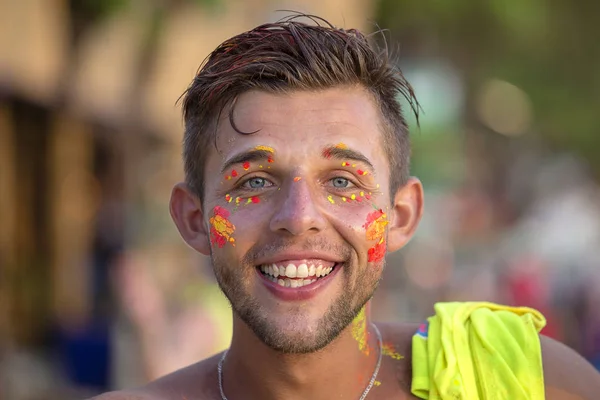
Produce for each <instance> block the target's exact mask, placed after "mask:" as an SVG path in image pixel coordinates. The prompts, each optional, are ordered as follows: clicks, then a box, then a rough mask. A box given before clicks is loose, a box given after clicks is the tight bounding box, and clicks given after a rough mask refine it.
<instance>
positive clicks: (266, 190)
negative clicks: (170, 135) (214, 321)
mask: <svg viewBox="0 0 600 400" xmlns="http://www.w3.org/2000/svg"><path fill="white" fill-rule="evenodd" d="M311 18H312V19H313V21H314V22H315V23H314V24H305V23H303V22H300V21H299V20H298V19H297V16H292V17H290V18H287V19H284V20H282V21H280V22H277V23H273V24H267V25H263V26H260V27H257V28H255V29H253V30H251V31H249V32H245V33H242V34H240V35H237V36H235V37H233V38H231V39H229V40H227V41H225V42H224V43H222V44H221V45H220V46H219V47H218V48H217V49H216V50H215V51H214V52H213V53H212V54H211V55H210V56H209V57H208V59H207V61H206V63H205V64H204V65H203V67H202V68H201V70H200V71H199V73H198V74H197V75H196V77H195V78H194V80H193V81H192V83H191V85H190V86H189V88H188V90H187V92H186V93H185V97H184V102H183V107H184V119H185V123H186V128H185V136H184V164H185V173H186V180H185V182H184V183H180V184H178V185H176V186H175V188H174V189H173V192H172V198H171V215H172V217H173V219H174V221H175V223H176V225H177V227H178V229H179V231H180V233H181V235H182V237H183V238H184V240H185V241H186V242H187V243H188V244H189V245H190V246H191V247H192V248H194V249H195V250H196V251H198V252H199V253H201V254H205V255H210V257H211V260H212V264H213V269H214V272H215V275H216V278H217V281H218V283H219V286H220V288H221V289H222V291H223V292H224V293H225V295H226V296H227V298H228V299H229V301H230V303H231V307H232V309H233V321H234V322H233V327H234V328H233V338H232V341H231V346H230V348H229V350H227V351H225V352H223V353H221V354H218V355H215V356H214V357H211V358H209V359H206V360H202V361H200V362H198V363H196V364H193V365H191V366H189V367H186V368H183V369H181V370H179V371H176V372H174V373H172V374H170V375H167V376H166V377H163V378H161V379H158V380H156V381H153V382H151V383H149V384H147V385H145V386H143V387H140V388H137V389H132V390H127V391H121V392H113V393H108V394H105V395H101V396H99V397H98V399H102V400H110V399H221V400H226V399H231V400H236V399H330V398H342V399H365V398H367V396H368V398H372V399H375V398H377V399H392V398H394V399H403V398H423V399H428V398H431V399H433V398H460V399H493V398H502V399H509V398H510V399H542V398H547V399H592V398H595V396H596V395H597V393H598V392H599V391H600V375H599V374H598V373H597V372H596V371H595V370H594V369H593V368H592V366H591V365H590V364H588V363H587V362H586V361H585V360H584V359H583V358H582V357H580V356H579V355H577V354H576V353H575V352H573V351H572V350H571V349H569V348H567V347H565V346H563V345H561V344H559V343H558V342H555V341H553V340H551V339H548V338H545V337H543V336H540V335H539V334H538V332H539V331H540V330H541V329H542V328H543V326H544V325H545V319H544V317H543V315H542V314H541V313H539V312H538V311H536V310H534V309H531V308H525V307H520V308H517V307H506V306H501V305H496V304H492V303H483V302H480V303H475V302H473V303H458V302H456V303H438V304H436V306H435V315H434V316H432V317H431V318H429V319H428V320H427V322H426V323H423V324H375V323H373V322H372V321H371V317H370V309H369V301H370V299H371V297H372V295H373V293H374V292H375V290H376V288H377V286H378V283H379V280H380V278H381V274H382V271H383V268H384V265H385V258H384V257H385V255H386V253H390V252H394V251H397V250H399V249H401V248H402V247H404V245H405V244H406V243H407V242H408V241H409V240H410V239H411V237H412V236H413V234H414V232H415V230H416V228H417V226H418V224H419V221H420V219H421V215H422V212H423V201H424V200H423V188H422V185H421V182H420V181H419V180H418V179H416V178H412V177H410V175H409V154H410V144H409V139H408V129H407V125H406V122H405V119H404V116H403V113H402V111H401V109H400V105H399V103H398V102H397V97H398V95H403V96H405V97H406V98H407V100H408V101H409V103H410V104H411V105H412V106H413V109H414V110H417V109H418V104H417V103H416V100H415V98H414V95H413V92H412V88H411V87H410V85H409V84H408V83H407V82H406V80H405V79H404V78H403V76H402V74H401V73H400V71H399V70H397V69H396V68H395V67H394V66H393V65H392V63H391V62H390V61H389V59H388V55H387V54H386V53H385V52H382V51H380V50H379V49H378V48H376V47H375V46H373V45H371V44H370V43H369V41H368V40H367V38H366V37H365V36H364V35H363V34H361V33H360V32H358V31H356V30H343V29H338V28H335V27H333V26H331V25H330V24H329V23H327V22H326V21H324V20H321V19H318V18H315V17H311ZM124 280H125V281H127V279H124ZM141 292H144V291H143V290H142V291H141ZM152 298H155V296H154V295H149V296H148V297H147V300H148V302H149V304H146V305H145V306H148V307H150V306H152V303H151V302H150V299H152ZM159 308H160V304H154V308H152V307H150V308H149V309H142V310H141V312H140V313H139V315H141V316H146V317H148V316H152V314H153V312H154V311H152V310H154V309H159ZM150 333H152V332H150ZM185 340H202V339H201V338H199V337H195V338H194V337H193V336H192V337H191V338H186V339H185Z"/></svg>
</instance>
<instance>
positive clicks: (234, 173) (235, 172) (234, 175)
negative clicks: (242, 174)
mask: <svg viewBox="0 0 600 400" xmlns="http://www.w3.org/2000/svg"><path fill="white" fill-rule="evenodd" d="M237 175H238V173H237V171H236V170H235V169H234V170H233V171H231V176H233V177H234V178H235V177H236V176H237Z"/></svg>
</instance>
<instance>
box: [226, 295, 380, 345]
mask: <svg viewBox="0 0 600 400" xmlns="http://www.w3.org/2000/svg"><path fill="white" fill-rule="evenodd" d="M344 297H345V296H344V295H342V296H340V298H339V299H338V300H337V301H335V302H333V303H332V304H331V305H330V307H329V308H328V309H327V310H325V311H324V312H323V313H322V314H320V315H311V313H310V312H307V310H302V307H295V308H294V309H291V310H288V311H287V312H285V314H283V315H281V314H280V315H276V314H275V313H274V312H268V311H266V310H265V309H264V308H263V307H260V306H257V304H255V306H257V307H236V305H233V304H232V305H233V309H234V312H235V313H236V314H237V315H238V316H239V317H240V318H241V319H242V321H244V323H245V324H246V325H247V326H248V327H249V328H250V329H251V330H252V331H253V332H254V334H255V335H256V337H257V338H259V339H260V340H261V341H262V342H263V343H264V344H265V345H267V346H268V347H270V348H272V349H273V350H275V351H278V352H281V353H286V354H306V353H313V352H316V351H319V350H321V349H322V348H324V347H325V346H327V345H328V344H330V343H331V342H332V341H334V340H335V339H336V338H337V337H338V336H339V335H340V333H341V332H342V331H343V330H344V329H345V328H346V327H347V326H348V325H350V323H351V322H352V321H353V320H354V318H355V317H356V315H357V314H358V312H359V311H360V309H361V308H362V306H363V305H364V303H365V302H366V301H367V300H368V299H366V300H364V301H360V302H358V303H356V302H349V301H347V299H345V298H344ZM351 304H355V306H354V307H352V306H351Z"/></svg>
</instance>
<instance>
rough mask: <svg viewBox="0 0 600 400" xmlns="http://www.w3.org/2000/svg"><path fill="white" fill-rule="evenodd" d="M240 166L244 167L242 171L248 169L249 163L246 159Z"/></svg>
mask: <svg viewBox="0 0 600 400" xmlns="http://www.w3.org/2000/svg"><path fill="white" fill-rule="evenodd" d="M242 167H244V171H248V170H249V169H250V163H249V162H248V161H246V162H245V163H244V164H242Z"/></svg>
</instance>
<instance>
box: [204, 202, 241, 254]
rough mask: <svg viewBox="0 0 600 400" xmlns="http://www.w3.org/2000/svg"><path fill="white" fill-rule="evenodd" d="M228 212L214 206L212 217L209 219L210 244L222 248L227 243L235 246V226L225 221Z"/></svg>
mask: <svg viewBox="0 0 600 400" xmlns="http://www.w3.org/2000/svg"><path fill="white" fill-rule="evenodd" d="M227 218H229V211H227V209H225V208H223V207H219V206H215V208H214V209H213V216H212V217H211V218H210V220H209V222H210V225H211V227H210V242H211V243H212V244H216V245H217V246H219V248H222V247H223V246H225V244H227V243H228V242H229V243H231V244H232V245H233V246H235V239H234V238H233V232H234V231H235V226H234V225H233V224H232V223H231V222H230V221H229V220H228V219H227Z"/></svg>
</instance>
